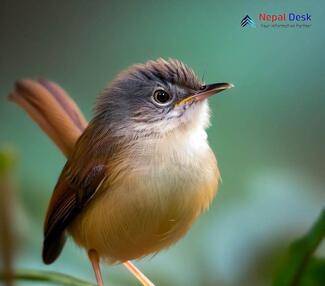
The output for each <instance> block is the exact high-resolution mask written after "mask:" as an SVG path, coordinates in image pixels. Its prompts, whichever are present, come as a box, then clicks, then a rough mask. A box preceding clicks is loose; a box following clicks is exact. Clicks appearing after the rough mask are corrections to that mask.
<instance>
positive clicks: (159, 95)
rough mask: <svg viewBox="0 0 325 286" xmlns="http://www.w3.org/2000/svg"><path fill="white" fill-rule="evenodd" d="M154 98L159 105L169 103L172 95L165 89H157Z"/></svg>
mask: <svg viewBox="0 0 325 286" xmlns="http://www.w3.org/2000/svg"><path fill="white" fill-rule="evenodd" d="M153 99H154V101H155V102H156V103H158V104H159V105H167V104H169V103H170V102H171V99H172V97H171V96H170V94H169V93H168V92H166V91H165V90H163V89H157V90H155V92H154V93H153Z"/></svg>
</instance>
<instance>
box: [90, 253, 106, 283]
mask: <svg viewBox="0 0 325 286" xmlns="http://www.w3.org/2000/svg"><path fill="white" fill-rule="evenodd" d="M88 257H89V260H90V262H91V265H92V266H93V269H94V272H95V276H96V280H97V284H98V286H104V283H103V278H102V273H101V272H100V266H99V256H98V253H97V251H96V250H95V249H90V250H88Z"/></svg>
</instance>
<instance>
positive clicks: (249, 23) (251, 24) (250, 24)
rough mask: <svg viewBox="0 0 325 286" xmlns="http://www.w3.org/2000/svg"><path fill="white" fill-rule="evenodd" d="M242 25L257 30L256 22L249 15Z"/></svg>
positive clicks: (242, 21)
mask: <svg viewBox="0 0 325 286" xmlns="http://www.w3.org/2000/svg"><path fill="white" fill-rule="evenodd" d="M240 25H241V26H242V27H251V28H256V24H255V22H254V20H253V19H252V18H251V17H249V16H248V15H246V16H245V17H244V18H243V19H242V20H241V22H240Z"/></svg>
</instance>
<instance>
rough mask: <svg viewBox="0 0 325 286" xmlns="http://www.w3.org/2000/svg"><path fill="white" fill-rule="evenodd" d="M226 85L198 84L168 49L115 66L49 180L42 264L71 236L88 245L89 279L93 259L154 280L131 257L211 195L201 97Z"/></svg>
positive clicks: (177, 229)
mask: <svg viewBox="0 0 325 286" xmlns="http://www.w3.org/2000/svg"><path fill="white" fill-rule="evenodd" d="M233 86H234V85H233V84H230V83H214V84H205V83H204V82H202V81H201V80H200V79H199V77H198V76H197V75H196V74H195V72H194V71H193V70H192V69H191V68H190V67H189V66H187V65H186V64H184V63H183V62H182V61H180V60H177V59H171V58H169V59H162V58H158V59H157V60H149V61H147V62H145V63H142V64H134V65H132V66H130V67H129V68H127V69H126V70H124V71H122V72H120V73H119V74H118V75H117V76H116V78H115V79H113V80H112V81H111V82H110V83H109V85H108V86H107V87H106V88H105V89H104V91H103V92H102V93H101V94H100V95H99V96H98V97H97V99H96V103H95V107H94V117H93V118H92V120H91V121H90V123H89V124H88V126H87V127H86V129H85V130H84V131H83V132H82V134H81V136H80V137H79V138H78V140H77V142H76V143H75V145H74V146H73V149H72V151H71V154H69V156H68V159H67V161H66V163H65V165H64V167H63V169H62V172H61V174H60V176H59V178H58V181H57V183H56V185H55V187H54V191H53V194H52V197H51V199H50V202H49V205H48V208H47V212H46V217H45V222H44V240H43V250H42V258H43V261H44V263H45V264H51V263H52V262H54V261H55V260H56V259H57V258H58V256H59V255H60V253H61V251H62V249H63V247H64V244H65V242H66V239H67V237H71V238H72V239H73V241H74V242H75V243H76V244H77V245H78V246H80V247H81V248H82V249H84V250H85V251H86V252H87V253H88V257H89V259H90V262H91V264H92V267H93V270H94V273H95V277H96V281H97V283H98V285H99V286H103V284H104V283H103V279H102V275H101V270H100V262H102V261H103V262H105V263H107V264H119V263H122V264H124V265H125V266H126V267H127V268H128V269H129V270H130V271H131V272H132V273H133V274H134V275H135V277H136V278H137V279H139V280H140V282H142V284H143V285H146V286H149V285H154V284H153V283H152V282H151V281H150V280H149V279H148V278H147V277H146V276H145V275H144V274H142V272H141V271H140V270H139V269H137V268H136V267H135V265H134V264H133V263H132V262H131V261H132V260H136V259H141V258H143V257H145V256H149V255H154V254H156V253H158V252H159V251H161V250H163V249H166V248H168V247H170V246H171V245H173V244H174V243H175V242H177V241H178V240H179V239H180V238H182V237H183V236H184V235H185V234H186V233H187V232H188V231H189V229H190V228H191V226H192V225H193V223H194V222H195V221H196V220H197V218H198V217H199V215H200V214H201V213H203V212H204V211H205V210H206V209H208V207H209V205H210V204H211V202H212V200H213V198H214V197H215V194H216V193H217V189H218V185H219V181H220V172H219V169H218V164H217V160H216V157H215V155H214V152H213V151H212V149H211V148H210V146H209V143H208V138H207V133H206V129H207V128H208V127H209V124H210V109H209V105H208V98H209V97H210V96H212V95H214V94H217V93H219V92H221V91H224V90H227V89H230V88H232V87H233Z"/></svg>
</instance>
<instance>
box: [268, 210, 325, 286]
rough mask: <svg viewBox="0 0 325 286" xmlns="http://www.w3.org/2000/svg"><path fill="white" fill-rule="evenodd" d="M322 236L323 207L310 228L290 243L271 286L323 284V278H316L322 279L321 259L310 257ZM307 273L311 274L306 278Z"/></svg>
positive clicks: (323, 228) (324, 228)
mask: <svg viewBox="0 0 325 286" xmlns="http://www.w3.org/2000/svg"><path fill="white" fill-rule="evenodd" d="M324 236H325V209H324V210H323V211H322V213H321V215H320V216H319V218H318V219H317V221H316V223H315V224H314V226H313V227H312V228H311V230H310V231H309V232H308V233H307V234H306V235H305V236H303V237H302V238H300V239H298V240H297V241H295V242H293V243H292V244H291V246H290V248H289V254H288V257H287V258H286V260H285V262H284V264H283V265H282V267H281V269H280V271H279V272H278V273H277V274H276V276H275V279H274V281H273V286H298V285H301V286H302V285H303V286H307V285H308V286H311V285H313V286H314V285H315V286H316V285H317V286H318V285H325V283H324V280H317V279H324V275H320V274H319V271H320V270H319V268H321V270H322V271H323V272H325V268H324V263H323V260H316V259H314V258H313V257H312V256H313V254H314V252H315V250H316V249H317V247H318V246H319V244H320V243H321V241H322V240H323V238H324ZM315 261H316V262H315ZM316 270H317V271H316ZM308 275H311V276H310V277H309V278H308ZM311 283H313V284H311Z"/></svg>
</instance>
